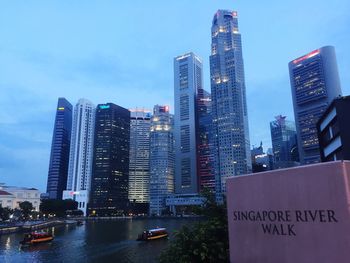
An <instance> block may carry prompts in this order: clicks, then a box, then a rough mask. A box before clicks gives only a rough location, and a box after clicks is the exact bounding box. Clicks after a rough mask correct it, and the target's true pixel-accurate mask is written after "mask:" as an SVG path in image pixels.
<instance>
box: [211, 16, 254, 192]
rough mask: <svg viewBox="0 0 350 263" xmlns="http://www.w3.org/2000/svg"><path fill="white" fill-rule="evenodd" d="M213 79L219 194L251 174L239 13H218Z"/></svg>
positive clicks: (212, 47)
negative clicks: (238, 178) (230, 182)
mask: <svg viewBox="0 0 350 263" xmlns="http://www.w3.org/2000/svg"><path fill="white" fill-rule="evenodd" d="M211 37H212V42H211V56H210V78H211V97H212V116H213V125H214V134H215V138H216V140H215V145H214V146H215V149H216V151H215V152H214V154H215V155H214V160H215V163H214V165H215V175H216V181H217V182H218V184H217V187H218V189H217V192H218V193H219V192H221V193H223V194H224V193H225V192H226V179H227V178H228V177H230V176H235V175H242V174H247V173H250V172H251V170H252V165H251V158H250V143H249V128H248V113H247V102H246V87H245V79H244V67H243V56H242V43H241V34H240V32H239V30H238V17H237V12H236V11H228V10H218V11H217V12H216V14H215V15H214V18H213V22H212V27H211Z"/></svg>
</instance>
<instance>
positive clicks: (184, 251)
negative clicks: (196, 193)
mask: <svg viewBox="0 0 350 263" xmlns="http://www.w3.org/2000/svg"><path fill="white" fill-rule="evenodd" d="M203 196H204V197H206V200H207V201H206V202H205V204H204V206H203V207H202V208H201V209H199V211H198V212H199V213H200V214H202V215H204V216H205V218H206V220H204V221H201V222H198V223H196V224H195V225H193V226H191V227H187V226H184V227H182V229H181V230H180V231H178V232H176V233H175V237H174V239H173V240H172V241H170V244H169V247H168V248H167V249H166V250H164V251H163V252H162V254H161V256H160V259H159V262H160V263H173V262H178V263H196V262H208V263H209V262H210V263H211V262H212V263H221V262H229V254H228V253H229V242H228V226H227V212H226V206H225V205H219V204H216V203H215V197H214V195H213V194H210V193H209V192H208V191H205V192H204V193H203Z"/></svg>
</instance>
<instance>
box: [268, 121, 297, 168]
mask: <svg viewBox="0 0 350 263" xmlns="http://www.w3.org/2000/svg"><path fill="white" fill-rule="evenodd" d="M270 131H271V141H272V150H273V156H274V164H273V169H281V168H287V167H293V166H296V165H297V163H296V162H295V161H294V159H295V157H293V148H294V147H295V146H296V143H297V137H296V136H297V133H296V130H295V123H294V122H293V121H287V120H286V116H282V115H279V116H276V117H275V120H274V121H272V122H270Z"/></svg>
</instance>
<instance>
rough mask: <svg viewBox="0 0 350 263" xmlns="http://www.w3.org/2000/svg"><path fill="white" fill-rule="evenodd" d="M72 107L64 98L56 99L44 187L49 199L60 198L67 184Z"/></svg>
mask: <svg viewBox="0 0 350 263" xmlns="http://www.w3.org/2000/svg"><path fill="white" fill-rule="evenodd" d="M72 108H73V106H72V104H70V103H69V102H68V101H67V100H66V99H65V98H59V99H58V103H57V109H56V118H55V126H54V129H53V135H52V144H51V154H50V164H49V173H48V177H47V189H46V192H47V194H48V197H49V198H50V199H62V193H63V190H65V189H66V185H67V175H68V164H69V149H70V139H71V138H70V137H71V132H72Z"/></svg>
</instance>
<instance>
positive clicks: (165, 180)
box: [149, 105, 175, 215]
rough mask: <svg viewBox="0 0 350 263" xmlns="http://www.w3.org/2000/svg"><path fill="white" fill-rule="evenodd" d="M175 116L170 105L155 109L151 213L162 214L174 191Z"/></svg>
mask: <svg viewBox="0 0 350 263" xmlns="http://www.w3.org/2000/svg"><path fill="white" fill-rule="evenodd" d="M174 166H175V154H174V137H173V116H172V115H171V114H170V113H169V107H168V106H160V105H156V106H154V109H153V116H152V118H151V130H150V210H149V211H150V215H162V214H163V213H164V210H165V209H166V204H165V198H166V197H167V196H168V195H169V194H172V193H174Z"/></svg>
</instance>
